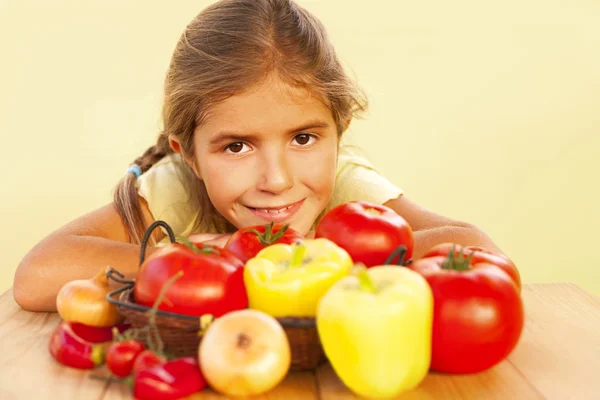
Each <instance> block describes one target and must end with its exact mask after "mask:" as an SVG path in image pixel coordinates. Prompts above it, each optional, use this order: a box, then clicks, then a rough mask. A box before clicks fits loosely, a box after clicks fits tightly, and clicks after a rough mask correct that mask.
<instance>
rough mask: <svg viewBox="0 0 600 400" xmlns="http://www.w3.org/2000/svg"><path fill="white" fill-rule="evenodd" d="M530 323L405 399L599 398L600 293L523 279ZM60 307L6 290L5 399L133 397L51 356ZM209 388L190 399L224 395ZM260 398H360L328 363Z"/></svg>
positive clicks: (0, 323)
mask: <svg viewBox="0 0 600 400" xmlns="http://www.w3.org/2000/svg"><path fill="white" fill-rule="evenodd" d="M523 300H524V303H525V313H526V321H525V329H524V331H523V334H522V336H521V339H520V341H519V344H518V345H517V347H516V348H515V350H514V351H513V352H512V354H511V355H510V356H509V357H508V358H507V359H506V360H504V361H503V362H502V363H500V364H498V365H497V366H495V367H494V368H492V369H490V370H488V371H485V372H482V373H478V374H472V375H444V374H437V373H429V374H428V375H427V377H426V378H425V380H424V381H423V382H422V383H421V384H420V385H419V387H418V388H416V389H415V390H413V391H411V392H407V393H404V394H403V395H401V396H400V397H398V398H399V399H486V400H491V399H503V400H505V399H544V398H545V399H600V298H599V297H597V296H594V295H591V294H589V293H587V292H585V291H584V290H582V289H581V288H579V287H578V286H576V285H574V284H567V283H560V284H537V285H524V287H523ZM58 322H59V317H58V315H57V314H56V313H32V312H27V311H24V310H22V309H21V308H20V307H19V306H18V305H17V304H16V303H15V302H14V300H13V296H12V291H11V290H9V291H7V292H5V293H4V294H3V295H2V296H0V399H1V400H12V399H61V400H66V399H129V398H132V396H131V395H130V394H129V392H128V389H127V388H126V387H125V385H122V384H118V383H109V382H103V381H98V380H94V379H91V378H90V375H91V374H96V375H98V374H107V370H106V369H105V367H100V368H98V369H96V370H94V371H93V372H90V371H81V370H75V369H71V368H67V367H64V366H62V365H60V364H58V363H57V362H55V361H54V359H53V358H52V357H51V356H50V353H49V352H48V341H49V337H50V334H51V332H52V331H53V329H54V328H55V327H56V325H57V324H58ZM224 398H226V397H224V396H220V395H218V394H216V393H215V392H213V391H211V390H208V389H207V390H205V391H203V392H202V393H199V394H196V395H194V396H191V397H189V398H188V399H224ZM257 398H260V399H285V400H292V399H327V400H329V399H331V400H342V399H355V398H356V397H355V396H353V395H352V393H351V392H350V391H349V390H348V389H346V388H345V387H344V385H343V384H342V382H341V381H340V380H339V379H338V378H337V376H336V375H335V373H334V372H333V370H332V369H331V367H330V366H329V365H328V364H326V365H324V366H322V367H320V368H319V369H318V370H317V371H315V372H305V373H290V374H288V376H287V378H286V379H285V380H284V381H283V382H282V383H281V384H280V385H279V386H277V387H276V388H275V389H273V390H272V391H271V392H269V393H266V394H264V395H263V396H259V397H257Z"/></svg>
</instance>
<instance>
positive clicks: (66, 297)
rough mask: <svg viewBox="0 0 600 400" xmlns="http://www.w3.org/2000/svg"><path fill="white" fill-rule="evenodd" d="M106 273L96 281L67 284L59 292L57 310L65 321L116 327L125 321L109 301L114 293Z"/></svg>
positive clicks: (102, 272)
mask: <svg viewBox="0 0 600 400" xmlns="http://www.w3.org/2000/svg"><path fill="white" fill-rule="evenodd" d="M109 269H110V267H106V268H105V269H102V270H101V271H100V272H99V273H98V275H96V276H95V277H93V278H92V279H80V280H75V281H71V282H67V283H65V284H64V285H63V287H62V288H61V289H60V291H59V292H58V296H57V297H56V309H57V310H58V314H59V315H60V316H61V318H62V319H63V320H65V321H70V322H79V323H81V324H84V325H88V326H99V327H100V326H113V325H117V324H120V323H121V322H123V320H124V319H125V318H124V317H123V316H122V315H121V314H119V312H118V311H117V307H116V306H115V305H114V304H112V303H109V302H108V300H106V295H107V294H108V293H109V292H110V291H111V289H110V287H109V285H108V276H107V275H106V272H107V271H108V270H109Z"/></svg>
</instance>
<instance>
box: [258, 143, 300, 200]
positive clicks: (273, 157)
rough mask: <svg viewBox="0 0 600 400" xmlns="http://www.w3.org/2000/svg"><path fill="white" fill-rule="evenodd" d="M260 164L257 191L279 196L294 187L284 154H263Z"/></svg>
mask: <svg viewBox="0 0 600 400" xmlns="http://www.w3.org/2000/svg"><path fill="white" fill-rule="evenodd" d="M261 164H262V165H261V171H260V179H259V184H258V189H259V190H261V191H264V192H271V193H274V194H279V193H283V192H285V191H286V190H288V189H290V188H291V187H292V186H294V177H293V174H292V171H291V168H290V165H289V162H288V160H287V158H286V155H285V153H284V152H271V153H266V154H264V157H262V162H261Z"/></svg>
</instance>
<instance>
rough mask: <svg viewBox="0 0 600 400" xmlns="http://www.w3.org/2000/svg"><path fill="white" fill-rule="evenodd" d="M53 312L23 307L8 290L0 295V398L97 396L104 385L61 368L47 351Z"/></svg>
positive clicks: (84, 373)
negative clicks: (41, 311)
mask: <svg viewBox="0 0 600 400" xmlns="http://www.w3.org/2000/svg"><path fill="white" fill-rule="evenodd" d="M59 321H60V318H59V316H58V314H56V313H31V312H27V311H23V310H22V309H21V308H20V307H19V306H18V305H17V304H16V303H15V301H14V300H13V296H12V290H8V291H7V292H5V293H4V294H3V295H2V296H1V297H0V354H1V355H2V356H1V357H0V371H1V372H0V399H2V400H13V399H57V398H60V399H62V400H68V399H100V398H102V397H103V396H104V392H105V391H106V389H107V387H108V385H107V383H106V382H101V381H93V380H92V379H90V378H89V375H90V374H92V373H93V372H90V371H83V370H76V369H72V368H65V367H64V366H62V365H61V364H59V363H58V362H56V361H55V360H54V359H53V358H52V356H51V355H50V352H49V351H48V343H49V340H50V335H51V333H52V331H53V330H54V328H55V327H56V326H57V325H58V323H59Z"/></svg>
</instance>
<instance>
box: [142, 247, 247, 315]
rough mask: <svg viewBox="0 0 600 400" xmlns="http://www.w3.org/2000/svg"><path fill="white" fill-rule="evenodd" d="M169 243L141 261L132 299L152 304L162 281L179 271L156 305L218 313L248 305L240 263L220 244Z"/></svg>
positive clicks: (193, 312) (186, 311)
mask: <svg viewBox="0 0 600 400" xmlns="http://www.w3.org/2000/svg"><path fill="white" fill-rule="evenodd" d="M186 243H187V244H186V245H183V244H181V243H171V244H168V245H166V246H164V247H161V248H160V249H158V250H156V251H155V252H154V253H152V254H151V255H150V256H149V257H148V258H147V259H146V260H145V261H144V262H143V264H142V265H141V267H140V270H139V271H138V274H137V277H136V280H135V285H134V287H133V290H134V296H135V301H136V302H137V303H139V304H142V305H145V306H148V307H152V305H153V304H154V301H155V300H156V298H157V297H158V294H159V293H160V289H161V288H162V286H163V284H164V283H165V282H166V281H167V280H168V279H169V278H171V277H173V276H174V275H175V274H176V273H177V272H178V271H182V272H183V276H182V277H180V278H179V279H178V280H177V281H175V283H174V284H172V285H171V286H170V287H169V288H168V290H167V292H166V296H165V299H164V301H162V302H161V303H160V305H159V306H158V309H160V310H165V311H170V312H175V313H180V314H186V315H194V316H201V315H204V314H212V315H213V316H214V317H219V316H221V315H223V314H225V313H227V312H229V311H232V310H239V309H243V308H246V307H247V306H248V296H247V294H246V287H245V286H244V277H243V271H244V270H243V267H244V263H243V262H242V261H241V260H240V259H238V258H237V257H236V256H234V255H233V254H232V253H231V252H229V251H227V250H225V249H222V248H220V247H212V246H205V245H203V244H202V243H198V244H193V243H191V242H189V240H187V242H186Z"/></svg>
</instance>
